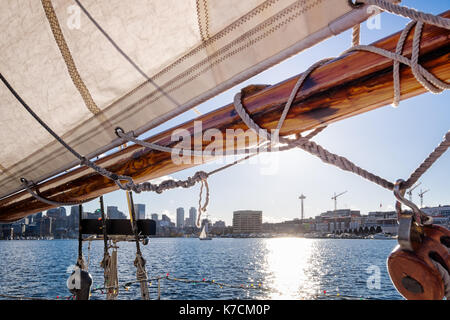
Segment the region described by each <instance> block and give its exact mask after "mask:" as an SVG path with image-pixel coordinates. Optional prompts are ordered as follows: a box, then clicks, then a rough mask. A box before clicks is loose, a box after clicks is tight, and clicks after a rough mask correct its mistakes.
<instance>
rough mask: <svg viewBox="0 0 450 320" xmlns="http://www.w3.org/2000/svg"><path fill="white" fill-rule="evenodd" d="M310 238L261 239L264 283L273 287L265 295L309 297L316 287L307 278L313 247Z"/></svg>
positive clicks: (275, 297)
mask: <svg viewBox="0 0 450 320" xmlns="http://www.w3.org/2000/svg"><path fill="white" fill-rule="evenodd" d="M313 241H314V240H311V239H301V238H275V239H267V240H266V241H265V245H266V249H267V255H266V264H265V265H266V270H265V271H266V274H267V278H266V283H268V285H270V287H271V289H273V291H272V292H271V293H270V296H269V297H268V298H269V299H299V298H300V299H313V298H314V295H315V293H316V291H317V290H316V289H314V288H313V285H314V284H313V283H312V282H311V279H308V269H309V268H311V265H310V263H311V258H312V254H313V251H314V246H313V243H312V242H313Z"/></svg>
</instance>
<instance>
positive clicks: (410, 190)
mask: <svg viewBox="0 0 450 320" xmlns="http://www.w3.org/2000/svg"><path fill="white" fill-rule="evenodd" d="M421 184H422V182H419V183H418V184H416V185H415V186H413V187H412V188H411V189H409V191H407V192H406V193H407V194H408V195H409V201H412V192H413V190H414V189H415V188H417V187H418V186H420V185H421Z"/></svg>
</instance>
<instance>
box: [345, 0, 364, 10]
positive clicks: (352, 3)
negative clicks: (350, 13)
mask: <svg viewBox="0 0 450 320" xmlns="http://www.w3.org/2000/svg"><path fill="white" fill-rule="evenodd" d="M348 4H349V6H350V7H352V8H353V9H359V8H361V7H362V6H364V3H362V2H358V0H348Z"/></svg>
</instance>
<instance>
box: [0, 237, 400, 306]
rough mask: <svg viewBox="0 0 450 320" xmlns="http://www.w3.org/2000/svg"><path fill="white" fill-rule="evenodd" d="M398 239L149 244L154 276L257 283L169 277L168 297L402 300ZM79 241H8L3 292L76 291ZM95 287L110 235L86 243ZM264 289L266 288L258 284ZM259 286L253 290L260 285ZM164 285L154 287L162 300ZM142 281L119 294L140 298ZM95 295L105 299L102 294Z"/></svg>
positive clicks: (128, 262) (0, 249) (129, 263)
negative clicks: (393, 259)
mask: <svg viewBox="0 0 450 320" xmlns="http://www.w3.org/2000/svg"><path fill="white" fill-rule="evenodd" d="M396 243H397V242H396V241H395V240H359V239H357V240H356V239H302V238H272V239H227V238H223V239H217V238H216V239H213V240H211V241H199V240H198V239H187V238H155V239H151V240H150V243H149V244H148V245H147V246H141V248H142V251H143V255H144V258H145V259H146V260H147V266H146V268H147V272H148V274H149V277H155V276H163V275H166V274H167V273H169V275H170V276H173V277H177V278H189V279H193V280H202V279H207V280H214V281H215V282H222V283H227V284H232V285H236V286H243V287H250V288H251V289H242V288H227V287H222V288H221V287H220V286H217V285H206V284H192V283H180V282H172V281H167V280H163V281H162V282H161V299H361V298H363V299H402V297H401V296H400V295H399V294H398V293H397V291H396V290H395V288H394V287H393V285H392V283H391V281H390V279H389V275H388V272H387V268H386V259H387V257H388V255H389V253H390V252H391V251H392V249H393V248H394V247H395V246H396ZM77 248H78V242H77V241H76V240H51V241H43V240H40V241H37V240H36V241H0V293H2V294H10V295H20V296H29V297H42V298H50V299H55V298H56V297H57V296H58V297H63V296H69V295H70V293H69V292H68V290H67V288H66V280H67V278H68V276H69V275H70V273H69V272H71V270H72V268H73V265H74V264H75V262H76V257H77V250H78V249H77ZM83 252H84V256H85V259H86V260H88V258H89V272H90V273H91V275H92V277H93V280H94V285H93V287H94V288H95V287H99V286H103V269H102V268H101V267H100V261H101V260H102V258H103V241H92V243H91V250H90V254H89V255H88V243H84V247H83ZM135 252H136V246H135V244H134V243H133V242H123V243H119V251H118V256H119V269H118V273H119V282H120V283H125V282H128V281H133V280H135V272H136V269H135V267H134V265H133V261H134V259H135ZM260 287H261V288H263V289H264V290H260V289H254V288H260ZM252 288H253V289H252ZM156 292H157V285H156V282H154V283H152V285H151V287H150V295H151V298H153V299H154V298H156ZM139 295H140V290H139V287H138V286H132V287H130V289H129V290H128V291H125V290H121V291H120V295H119V299H139V298H140V296H139ZM92 299H104V296H103V295H102V294H101V293H100V292H98V293H93V295H92Z"/></svg>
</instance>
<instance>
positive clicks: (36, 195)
mask: <svg viewBox="0 0 450 320" xmlns="http://www.w3.org/2000/svg"><path fill="white" fill-rule="evenodd" d="M20 181H21V182H22V186H23V187H24V188H25V189H26V190H27V191H28V193H29V194H31V195H32V196H33V197H34V198H36V199H37V200H39V201H41V202H44V203H47V204H49V205H52V206H56V207H61V206H75V205H79V204H82V203H86V202H89V201H92V200H94V199H95V198H89V199H86V200H80V201H62V202H61V201H53V200H50V199H47V198H45V197H43V196H41V195H40V194H39V192H34V191H33V189H32V188H33V187H37V185H36V184H35V183H34V182H32V181H28V180H27V179H25V178H21V179H20Z"/></svg>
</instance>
